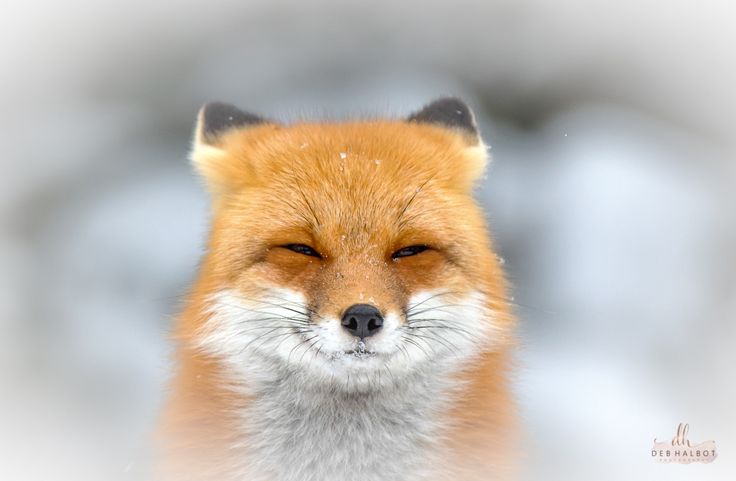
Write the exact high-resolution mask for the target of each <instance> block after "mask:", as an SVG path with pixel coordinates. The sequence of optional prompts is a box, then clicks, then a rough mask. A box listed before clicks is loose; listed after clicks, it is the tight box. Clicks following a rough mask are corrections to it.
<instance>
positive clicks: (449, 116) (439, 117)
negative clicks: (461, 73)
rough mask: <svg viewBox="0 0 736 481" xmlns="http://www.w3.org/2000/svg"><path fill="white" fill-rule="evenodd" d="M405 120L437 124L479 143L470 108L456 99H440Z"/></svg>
mask: <svg viewBox="0 0 736 481" xmlns="http://www.w3.org/2000/svg"><path fill="white" fill-rule="evenodd" d="M406 120H408V121H409V122H417V123H423V124H437V125H438V126H441V127H446V128H449V129H453V130H458V131H460V132H461V133H463V134H465V135H467V136H468V139H472V140H474V141H475V142H476V143H479V142H480V136H479V135H478V126H477V125H476V123H475V116H474V115H473V111H472V110H470V107H468V105H467V104H466V103H465V102H463V101H462V100H460V99H459V98H457V97H442V98H439V99H437V100H435V101H433V102H430V103H429V104H427V105H425V106H424V108H422V110H420V111H418V112H415V113H413V114H411V115H410V116H409V117H408V118H407V119H406Z"/></svg>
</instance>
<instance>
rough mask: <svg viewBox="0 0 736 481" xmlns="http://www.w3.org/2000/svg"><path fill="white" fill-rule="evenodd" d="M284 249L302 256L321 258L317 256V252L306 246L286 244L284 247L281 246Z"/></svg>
mask: <svg viewBox="0 0 736 481" xmlns="http://www.w3.org/2000/svg"><path fill="white" fill-rule="evenodd" d="M282 247H284V248H285V249H289V250H290V251H293V252H296V253H297V254H303V255H305V256H312V257H317V258H319V259H321V258H322V256H321V255H319V252H317V251H316V250H314V249H312V248H311V247H309V246H308V245H306V244H286V245H285V246H282Z"/></svg>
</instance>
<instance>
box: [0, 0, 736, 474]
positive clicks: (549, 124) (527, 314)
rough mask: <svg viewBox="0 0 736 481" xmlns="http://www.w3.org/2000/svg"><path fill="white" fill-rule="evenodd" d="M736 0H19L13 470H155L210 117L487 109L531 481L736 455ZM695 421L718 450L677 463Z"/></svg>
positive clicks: (8, 171) (8, 383)
mask: <svg viewBox="0 0 736 481" xmlns="http://www.w3.org/2000/svg"><path fill="white" fill-rule="evenodd" d="M735 13H736V8H734V7H732V6H730V5H729V2H721V3H716V2H709V1H700V2H695V1H690V2H681V1H665V0H661V1H652V0H643V1H639V2H613V1H611V2H605V3H604V2H599V1H586V0H558V1H547V2H542V1H535V0H491V1H485V2H480V1H478V2H471V1H467V0H459V1H454V2H445V3H443V4H440V3H435V2H428V1H420V0H410V1H406V2H390V1H385V0H378V1H372V2H360V3H358V2H355V3H352V4H350V3H349V2H341V1H329V0H317V1H313V2H299V1H296V0H293V1H287V2H283V1H282V2H275V1H266V0H251V1H248V2H243V1H239V2H237V1H232V2H206V3H205V2H199V3H194V2H187V1H184V2H174V1H157V2H142V1H139V0H132V1H128V2H122V1H118V2H92V1H80V0H69V1H64V2H51V1H48V0H47V1H45V2H40V1H38V0H32V1H27V2H19V1H16V2H8V1H7V0H6V1H4V2H2V4H1V5H0V55H1V57H0V60H1V61H2V62H1V65H2V69H3V72H2V76H0V83H1V88H0V99H2V102H1V105H2V110H3V115H2V117H1V118H0V139H2V152H3V155H2V162H3V165H2V172H3V174H2V175H1V176H0V216H1V217H0V220H1V222H2V238H1V240H0V242H1V244H0V259H1V262H2V269H1V270H0V286H1V287H2V289H0V299H1V302H0V308H1V309H2V311H0V383H1V384H0V390H1V391H0V479H4V480H5V479H7V480H16V479H20V480H57V479H58V480H87V479H89V480H93V479H94V480H117V479H140V478H144V477H145V473H146V471H147V470H146V459H147V436H148V434H149V432H150V430H151V427H152V425H153V422H154V420H155V418H156V412H157V408H158V405H159V402H160V400H161V398H162V395H163V391H162V389H163V383H164V381H165V379H166V375H167V372H168V362H167V355H168V352H169V347H168V345H167V340H166V332H167V329H168V328H169V326H170V325H171V319H172V317H173V316H175V314H176V312H177V309H178V306H179V303H180V300H181V296H182V294H183V293H185V291H186V288H187V285H188V283H189V282H190V281H191V280H192V276H193V274H194V270H195V268H196V264H197V259H198V256H199V255H200V254H201V252H202V245H203V239H204V234H205V231H206V226H207V212H208V210H207V199H206V197H205V195H204V192H203V189H202V187H201V185H200V183H199V181H198V180H197V179H196V178H195V177H194V176H193V174H192V173H191V172H190V168H189V165H188V163H187V160H186V152H187V148H188V142H189V136H190V131H191V128H192V125H193V120H194V116H195V113H196V111H197V109H198V107H199V106H200V105H201V104H202V103H203V102H205V101H207V100H214V99H219V100H225V101H229V102H231V103H234V104H236V105H239V106H241V107H242V108H244V109H248V110H252V111H255V112H260V113H263V114H265V115H269V116H272V117H277V118H282V119H288V118H289V117H290V116H293V115H302V114H304V113H306V114H310V113H313V114H316V115H322V114H330V115H333V116H342V115H348V114H350V113H356V112H357V113H381V112H383V113H387V114H397V115H398V114H403V113H406V112H409V111H410V110H412V109H415V108H418V107H420V106H421V105H422V104H423V103H424V102H426V101H428V100H430V99H432V98H434V97H436V96H438V95H440V94H448V93H450V94H459V95H461V96H464V97H465V98H466V99H467V100H468V101H469V102H470V103H471V105H472V106H473V107H474V109H475V110H476V113H477V114H478V116H479V119H480V121H481V124H482V130H483V132H484V134H485V138H486V141H487V142H488V143H490V144H491V146H492V152H493V156H494V163H493V166H492V169H491V171H490V173H489V175H488V177H487V180H486V182H485V183H484V185H483V186H482V189H481V191H480V192H479V197H480V199H481V200H482V202H483V204H484V205H485V206H486V207H487V209H488V213H489V220H490V224H491V227H492V230H493V233H494V236H495V238H496V239H497V242H498V246H499V249H500V251H501V253H502V254H503V256H504V257H505V259H506V267H507V269H508V272H509V275H510V277H511V279H512V281H513V283H514V284H515V286H516V289H515V293H514V295H515V299H516V302H517V304H518V305H519V307H518V314H519V317H520V319H521V325H520V327H521V332H522V339H523V345H524V350H523V352H522V354H521V356H520V357H521V364H522V369H521V370H520V372H519V373H518V375H517V379H516V385H517V391H518V393H519V398H520V402H521V405H522V415H523V417H524V422H525V428H526V431H527V442H526V448H527V452H526V455H525V456H526V461H525V470H524V474H525V479H528V480H535V479H546V480H565V481H571V480H596V481H606V480H622V479H625V480H632V481H633V480H659V479H662V480H665V479H666V480H668V481H669V480H694V479H698V480H725V479H733V478H732V476H733V473H734V472H735V471H736V455H735V454H734V453H735V452H736V415H735V414H734V411H733V408H734V406H736V379H735V375H734V372H736V369H735V368H736V325H735V324H736V323H735V322H734V321H735V320H736V250H735V249H734V245H736V244H735V242H736V214H735V213H734V207H735V206H736V202H735V201H736V162H735V161H736V156H735V155H734V153H735V152H736V140H735V139H736V137H735V136H734V134H736V95H735V94H734V90H735V89H734V86H735V85H736V29H734V28H733V20H734V18H736V17H735V15H734V14H735ZM679 422H689V423H690V425H691V431H690V437H691V439H693V440H694V441H704V440H706V439H714V440H715V441H716V445H717V447H718V449H719V451H720V457H719V458H718V459H717V460H716V461H715V462H714V463H713V464H710V465H690V466H684V465H672V466H664V465H659V464H656V463H654V462H653V461H652V459H651V458H650V447H651V443H652V440H653V439H654V438H655V437H658V438H660V439H669V438H671V437H672V436H674V434H675V428H676V425H677V423H679Z"/></svg>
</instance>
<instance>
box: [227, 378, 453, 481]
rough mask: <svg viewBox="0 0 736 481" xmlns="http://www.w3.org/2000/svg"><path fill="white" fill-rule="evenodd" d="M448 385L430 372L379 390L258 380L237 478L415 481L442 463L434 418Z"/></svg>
mask: <svg viewBox="0 0 736 481" xmlns="http://www.w3.org/2000/svg"><path fill="white" fill-rule="evenodd" d="M453 388H454V386H452V385H451V383H448V382H442V381H440V380H438V379H432V376H429V374H428V373H422V374H416V375H414V376H412V377H410V378H405V379H403V380H402V382H401V384H400V385H398V386H397V385H393V386H391V387H386V386H384V387H383V388H382V389H381V390H379V391H373V392H364V393H347V392H344V391H339V390H335V389H327V388H322V389H317V388H314V387H310V386H305V385H304V383H303V382H302V381H301V380H300V379H299V377H298V373H292V374H290V375H287V376H285V377H284V378H282V379H280V380H278V381H273V382H270V383H264V384H263V385H262V386H260V387H259V388H258V389H257V392H255V393H254V394H255V397H254V398H253V401H252V402H251V403H250V404H249V407H248V408H247V409H246V410H245V412H244V413H243V430H244V439H245V440H246V441H244V443H243V446H242V447H243V448H245V450H246V452H247V453H248V454H247V456H246V459H244V465H243V466H241V469H240V470H239V472H240V473H242V479H243V481H245V480H248V481H253V480H259V481H260V480H264V481H265V480H268V481H332V480H335V481H337V480H340V481H378V480H381V481H390V480H402V481H415V480H417V481H418V480H425V479H429V476H430V474H431V475H432V479H435V478H436V477H437V473H438V471H439V470H440V469H443V468H444V467H446V466H444V463H442V462H439V460H440V459H441V458H442V456H441V452H439V451H438V448H439V447H440V438H441V437H442V434H443V431H444V430H445V429H446V428H447V426H446V425H445V423H443V422H442V421H440V419H441V414H442V413H443V412H444V411H445V410H446V408H447V405H448V399H449V398H450V397H451V394H452V393H451V391H453V390H454V389H453Z"/></svg>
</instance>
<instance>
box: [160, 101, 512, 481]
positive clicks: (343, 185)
mask: <svg viewBox="0 0 736 481" xmlns="http://www.w3.org/2000/svg"><path fill="white" fill-rule="evenodd" d="M191 159H192V163H193V165H194V168H195V170H196V171H197V172H198V173H199V174H200V176H201V178H202V179H203V181H204V183H205V185H206V186H207V188H208V190H209V192H210V195H211V199H212V221H211V231H210V236H209V240H208V244H207V250H206V254H205V256H204V259H203V261H202V264H201V266H200V269H199V274H198V278H197V281H196V283H195V284H194V286H193V288H192V290H191V292H190V294H189V296H188V299H187V303H186V305H185V308H184V310H183V312H182V314H181V315H180V316H179V318H178V320H177V323H176V326H175V329H174V339H175V341H176V346H177V347H176V351H175V364H176V370H175V374H174V376H173V378H172V381H171V386H170V391H169V394H168V400H167V402H166V405H165V407H164V410H163V413H162V419H161V423H160V429H159V431H158V440H159V455H160V456H159V458H160V460H159V462H158V463H157V465H158V469H159V475H160V476H159V477H160V478H162V479H168V480H177V481H182V480H192V481H194V480H197V481H215V480H217V481H246V480H247V481H332V480H335V481H337V480H340V481H379V480H380V481H396V480H401V481H419V480H423V481H440V480H493V479H512V478H514V473H515V465H516V462H515V453H516V452H517V451H518V450H517V447H516V441H515V439H516V437H517V436H516V431H517V429H516V414H515V407H514V401H513V396H512V395H511V393H510V390H509V381H508V377H509V374H510V371H511V368H512V366H511V356H512V353H513V349H514V318H513V316H512V315H511V307H510V305H509V302H508V300H507V299H508V296H507V286H506V281H505V280H504V274H503V272H502V269H501V266H500V262H499V259H498V258H497V256H496V255H495V254H494V251H493V247H492V243H491V240H490V237H489V234H488V232H487V229H486V225H485V221H484V215H483V212H482V211H481V210H480V208H479V207H478V205H477V204H476V202H475V201H474V199H473V189H474V186H475V185H476V183H477V182H478V180H479V179H480V178H482V177H483V175H484V172H485V169H486V164H487V162H488V156H487V148H486V146H485V145H484V143H483V141H482V140H481V138H480V135H479V133H478V128H477V126H476V123H475V119H474V116H473V113H472V112H471V110H470V109H469V108H468V106H467V105H466V104H465V103H464V102H463V101H461V100H459V99H457V98H451V97H448V98H441V99H438V100H436V101H434V102H432V103H430V104H428V105H426V106H425V107H424V108H422V109H421V110H419V111H417V112H415V113H414V114H412V115H410V116H409V117H407V118H402V119H388V120H369V121H354V122H340V123H323V122H314V123H296V124H291V125H283V124H280V123H277V122H273V121H270V120H268V119H266V118H263V117H261V116H258V115H254V114H251V113H247V112H243V111H241V110H239V109H237V108H236V107H233V106H231V105H227V104H223V103H210V104H207V105H205V106H204V107H203V108H202V109H201V110H200V112H199V115H198V118H197V125H196V128H195V132H194V139H193V146H192V153H191Z"/></svg>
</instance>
